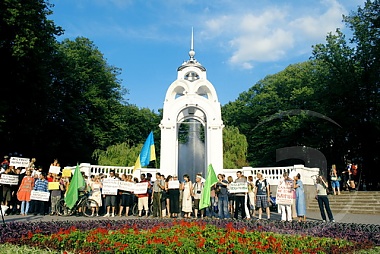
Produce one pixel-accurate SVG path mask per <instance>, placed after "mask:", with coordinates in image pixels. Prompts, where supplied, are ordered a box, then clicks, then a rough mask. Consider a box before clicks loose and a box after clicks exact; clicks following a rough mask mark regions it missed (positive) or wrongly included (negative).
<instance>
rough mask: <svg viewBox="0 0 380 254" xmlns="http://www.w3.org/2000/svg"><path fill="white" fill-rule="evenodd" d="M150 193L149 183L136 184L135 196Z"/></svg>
mask: <svg viewBox="0 0 380 254" xmlns="http://www.w3.org/2000/svg"><path fill="white" fill-rule="evenodd" d="M147 192H148V182H143V183H136V184H135V190H134V193H135V194H145V193H147Z"/></svg>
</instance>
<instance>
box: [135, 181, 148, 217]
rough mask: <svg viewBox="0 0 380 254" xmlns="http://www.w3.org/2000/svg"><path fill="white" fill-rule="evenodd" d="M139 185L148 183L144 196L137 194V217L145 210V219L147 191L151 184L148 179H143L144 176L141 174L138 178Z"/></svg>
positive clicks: (146, 214)
mask: <svg viewBox="0 0 380 254" xmlns="http://www.w3.org/2000/svg"><path fill="white" fill-rule="evenodd" d="M140 179H141V180H140V183H148V188H147V190H146V193H144V194H137V198H138V209H139V217H141V216H142V210H143V209H144V210H145V217H148V211H149V205H148V203H149V202H148V197H149V193H148V189H150V188H151V184H150V182H149V180H148V179H146V178H145V174H141V176H140Z"/></svg>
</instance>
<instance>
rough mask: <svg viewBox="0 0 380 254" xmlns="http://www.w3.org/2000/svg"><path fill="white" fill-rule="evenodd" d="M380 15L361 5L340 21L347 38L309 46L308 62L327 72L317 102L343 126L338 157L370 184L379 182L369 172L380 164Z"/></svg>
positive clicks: (373, 6) (374, 5) (378, 9)
mask: <svg viewBox="0 0 380 254" xmlns="http://www.w3.org/2000/svg"><path fill="white" fill-rule="evenodd" d="M379 14H380V4H379V1H378V0H376V1H369V0H368V1H366V2H365V4H364V7H359V8H358V10H357V11H356V12H352V13H350V15H348V16H344V22H345V23H346V25H347V26H348V27H349V28H350V29H351V30H352V34H353V36H352V37H351V38H349V39H347V38H346V36H345V35H344V34H343V33H342V32H341V31H340V30H337V31H336V33H335V34H329V35H328V36H327V38H326V44H318V45H316V46H314V52H313V57H314V58H315V59H317V60H319V61H320V63H321V64H324V65H325V66H326V67H327V68H328V74H329V75H327V76H326V77H325V84H326V86H325V87H324V89H321V91H320V93H319V96H320V97H319V98H323V99H324V100H325V101H326V104H325V105H326V106H329V107H330V110H331V112H332V114H333V115H334V119H337V121H340V122H342V123H344V125H343V128H344V129H345V137H344V142H343V143H344V148H345V149H344V150H345V151H344V152H343V153H344V154H345V156H346V159H350V160H355V161H356V162H357V163H360V164H362V165H361V166H362V169H363V172H364V173H365V174H367V178H371V179H378V177H379V174H378V173H376V171H375V170H374V169H375V168H377V167H378V166H379V164H380V160H379V152H380V140H379V137H380V135H379V129H380V125H379V113H380V112H379V99H380V98H379V95H380V94H379V91H380V89H379V88H380V87H379V80H380V68H379V67H380V66H379V61H378V59H379V57H380V45H379V40H380V39H379V38H380V34H379V33H380V32H379V31H380V21H379ZM348 151H349V152H348Z"/></svg>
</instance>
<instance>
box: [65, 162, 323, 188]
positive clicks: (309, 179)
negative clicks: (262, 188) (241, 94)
mask: <svg viewBox="0 0 380 254" xmlns="http://www.w3.org/2000/svg"><path fill="white" fill-rule="evenodd" d="M66 168H71V169H72V170H74V169H75V167H66ZM80 169H81V171H82V172H85V174H86V175H87V176H90V175H99V174H105V175H109V172H110V171H111V170H114V171H115V173H116V174H119V175H121V174H126V175H133V177H137V178H139V179H140V174H142V173H145V174H147V173H151V174H152V180H154V179H155V173H156V172H160V173H161V174H163V175H165V176H167V174H166V173H165V170H162V169H156V168H142V169H138V170H135V171H133V167H119V166H101V165H90V164H89V163H81V164H80ZM237 171H241V172H242V173H243V175H244V176H246V177H248V176H253V179H254V180H256V176H257V173H259V172H260V173H262V174H263V176H264V178H266V179H268V182H269V184H270V185H278V182H279V181H280V180H281V179H283V174H284V173H285V172H288V173H289V174H290V176H293V175H296V174H298V173H299V174H300V175H301V180H302V182H303V184H304V185H314V181H313V176H315V175H318V173H319V168H307V167H305V166H304V165H294V166H288V167H261V168H253V167H243V168H242V169H223V170H220V171H216V172H215V173H216V174H219V173H221V174H224V175H226V179H227V178H228V176H232V178H233V179H235V178H236V172H237ZM314 179H315V177H314ZM180 180H181V179H180Z"/></svg>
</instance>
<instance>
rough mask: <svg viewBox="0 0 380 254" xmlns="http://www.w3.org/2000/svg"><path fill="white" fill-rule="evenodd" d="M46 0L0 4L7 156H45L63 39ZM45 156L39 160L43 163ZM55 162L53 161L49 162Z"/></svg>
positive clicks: (0, 138)
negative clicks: (58, 49)
mask: <svg viewBox="0 0 380 254" xmlns="http://www.w3.org/2000/svg"><path fill="white" fill-rule="evenodd" d="M51 7H52V5H50V4H47V3H45V1H42V0H31V1H21V0H4V1H1V2H0V10H1V11H0V31H1V33H0V55H1V57H0V62H1V66H2V67H1V68H0V75H1V78H2V102H1V105H0V143H1V149H2V153H3V154H5V153H8V152H10V151H11V152H15V151H17V152H19V153H23V154H24V155H27V156H28V155H32V154H33V155H35V154H38V155H41V157H42V154H44V152H45V148H46V151H49V149H48V146H49V144H50V143H51V142H52V140H49V142H48V143H45V142H44V141H45V139H44V137H45V131H46V129H47V128H48V126H49V119H50V115H49V114H50V111H49V108H50V107H51V104H52V103H53V102H52V101H51V99H50V98H51V97H50V95H51V91H52V89H51V88H52V87H51V83H52V79H53V77H54V74H53V72H54V69H52V66H54V63H55V59H54V56H55V54H56V39H55V36H59V35H61V34H62V29H61V28H60V27H58V26H56V25H55V24H54V23H53V21H52V20H49V19H48V16H49V15H50V14H51V13H52V11H51ZM41 157H40V158H41ZM50 159H52V158H50Z"/></svg>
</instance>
